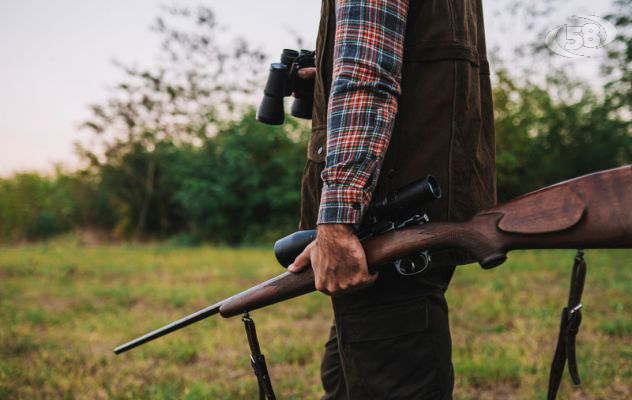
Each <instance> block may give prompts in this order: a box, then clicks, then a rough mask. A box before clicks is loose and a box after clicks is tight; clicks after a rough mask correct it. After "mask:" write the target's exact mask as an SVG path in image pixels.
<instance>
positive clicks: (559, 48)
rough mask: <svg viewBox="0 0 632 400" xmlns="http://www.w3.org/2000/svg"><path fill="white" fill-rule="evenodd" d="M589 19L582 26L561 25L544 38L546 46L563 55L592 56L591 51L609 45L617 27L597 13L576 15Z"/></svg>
mask: <svg viewBox="0 0 632 400" xmlns="http://www.w3.org/2000/svg"><path fill="white" fill-rule="evenodd" d="M573 18H581V19H585V20H588V21H590V22H586V23H585V24H584V25H581V26H569V25H568V24H564V25H560V26H558V27H556V28H553V29H551V30H550V31H549V32H548V33H547V34H546V38H545V39H544V43H545V44H546V47H548V48H549V50H551V51H552V52H553V53H555V54H557V55H560V56H562V57H567V58H574V57H590V54H591V52H594V51H595V50H596V49H600V48H602V47H604V46H607V45H609V44H610V43H612V41H613V40H614V39H615V38H616V37H617V28H616V27H615V26H614V24H613V23H612V22H610V21H608V20H607V19H604V18H601V17H597V16H595V15H574V16H573Z"/></svg>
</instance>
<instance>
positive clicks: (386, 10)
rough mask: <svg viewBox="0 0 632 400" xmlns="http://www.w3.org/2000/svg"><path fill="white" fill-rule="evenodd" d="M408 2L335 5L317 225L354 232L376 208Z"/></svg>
mask: <svg viewBox="0 0 632 400" xmlns="http://www.w3.org/2000/svg"><path fill="white" fill-rule="evenodd" d="M407 13H408V0H337V1H336V36H335V45H334V69H333V82H332V88H331V95H330V98H329V104H328V117H327V158H326V163H325V169H324V171H323V173H322V179H323V183H324V187H323V191H322V196H321V203H320V209H319V214H318V223H319V224H332V223H340V224H354V225H355V226H357V225H358V224H359V223H360V220H361V219H362V214H363V212H364V210H365V209H366V207H367V206H368V205H369V203H370V201H371V195H372V193H373V190H374V189H375V185H376V183H377V180H378V177H379V174H380V166H381V164H382V161H383V159H384V155H385V153H386V149H387V148H388V143H389V141H390V137H391V132H392V130H393V124H394V121H395V115H396V113H397V101H398V97H399V94H400V81H401V69H402V57H403V53H404V33H405V29H406V16H407Z"/></svg>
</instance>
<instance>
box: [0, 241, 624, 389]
mask: <svg viewBox="0 0 632 400" xmlns="http://www.w3.org/2000/svg"><path fill="white" fill-rule="evenodd" d="M572 256H573V253H572V252H568V251H548V252H517V253H512V254H511V255H510V261H509V262H507V263H506V264H505V265H503V266H501V267H499V268H497V269H494V270H491V271H484V270H481V269H480V268H478V267H475V266H467V267H461V268H460V269H458V271H457V273H456V275H455V277H454V280H453V283H452V285H451V287H450V290H449V291H448V297H449V303H450V306H451V328H452V335H453V344H454V356H453V359H454V365H455V370H456V374H457V379H456V387H455V398H456V399H542V398H545V391H546V384H547V380H548V368H549V364H550V360H551V357H552V354H553V350H554V347H555V340H556V338H557V324H558V320H559V314H560V311H561V307H562V306H563V305H564V303H565V302H566V296H567V290H568V280H569V275H570V265H571V261H572ZM631 258H632V254H631V253H630V252H629V251H628V252H624V251H589V252H587V261H588V277H587V281H586V290H585V294H584V310H583V311H584V322H583V325H582V331H581V332H580V335H579V338H578V342H579V347H578V357H579V369H580V373H581V375H582V378H583V384H582V386H580V387H579V388H576V387H573V385H572V384H571V383H570V379H569V378H568V376H567V375H565V377H564V380H563V383H562V387H561V389H560V397H559V398H563V399H623V398H629V397H630V395H631V394H632V384H631V383H630V382H632V261H630V259H631ZM280 271H281V270H280V267H278V266H277V264H276V262H275V260H274V257H273V255H272V252H271V250H269V249H263V248H259V249H257V248H253V249H230V248H211V247H197V248H182V247H174V246H170V245H158V244H155V245H118V246H96V247H78V246H76V245H74V244H73V243H70V242H69V241H67V240H61V241H53V242H49V243H46V244H37V245H30V246H21V247H11V248H9V247H5V248H0V326H1V327H2V328H0V399H47V398H50V399H156V400H158V399H165V400H166V399H189V400H194V399H243V398H256V392H257V386H256V382H255V380H254V377H253V375H252V372H251V368H250V364H249V360H248V347H247V342H246V339H245V335H244V332H243V326H242V323H241V321H240V320H239V319H231V320H223V319H221V317H219V316H217V317H214V318H211V319H208V320H206V321H203V322H200V323H198V324H195V325H193V326H190V327H188V328H186V329H185V330H183V331H180V332H177V333H174V334H172V335H170V336H167V337H165V338H162V339H159V340H158V341H156V342H153V343H151V344H148V345H146V346H143V347H141V348H139V349H137V350H134V351H132V352H130V353H127V354H124V355H121V356H114V355H113V354H112V349H113V348H114V347H115V346H116V345H118V344H120V343H123V342H125V341H127V340H129V339H131V338H133V337H136V336H138V335H140V334H143V333H145V332H146V331H149V330H151V329H154V328H156V327H159V326H162V325H163V324H165V323H168V322H171V321H172V320H175V319H177V318H180V317H182V316H184V315H186V314H189V313H191V312H193V311H195V310H197V309H199V308H203V307H205V306H207V305H208V304H210V303H214V302H215V301H217V300H218V299H222V298H224V297H227V296H229V295H231V294H234V293H236V292H238V291H240V290H243V289H246V288H247V287H249V286H252V285H253V284H255V283H257V282H259V281H262V280H264V279H267V278H269V277H271V276H273V275H275V274H277V273H279V272H280ZM253 317H254V319H255V321H256V323H257V328H258V333H259V338H260V340H261V343H262V348H263V352H264V353H265V354H266V356H267V358H268V361H269V363H270V366H269V367H270V371H271V375H272V378H273V382H274V384H275V389H276V391H277V394H278V397H279V398H282V399H307V398H317V397H318V396H319V394H320V383H319V363H320V356H321V353H322V349H323V345H324V342H325V339H326V335H327V332H328V329H329V323H330V321H331V311H330V309H329V302H328V298H327V297H326V296H324V295H320V294H312V295H309V296H304V297H303V298H300V299H296V300H292V301H288V302H285V303H283V304H279V305H276V306H273V307H270V308H268V309H264V310H261V311H258V312H256V313H254V314H253Z"/></svg>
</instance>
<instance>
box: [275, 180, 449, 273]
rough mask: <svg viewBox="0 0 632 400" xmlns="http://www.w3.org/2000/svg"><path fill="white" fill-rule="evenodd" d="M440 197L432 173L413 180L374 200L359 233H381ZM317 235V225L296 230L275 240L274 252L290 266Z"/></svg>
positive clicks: (281, 260) (360, 234) (280, 262)
mask: <svg viewBox="0 0 632 400" xmlns="http://www.w3.org/2000/svg"><path fill="white" fill-rule="evenodd" d="M440 198H441V187H440V186H439V183H438V182H437V180H436V179H435V178H434V177H433V176H432V175H428V176H426V177H425V178H422V179H419V180H416V181H414V182H411V183H409V184H407V185H406V186H404V187H402V188H401V189H399V190H397V191H395V192H391V193H388V194H387V195H386V196H385V197H384V198H383V199H381V200H379V201H376V202H373V203H371V205H370V206H369V209H368V210H367V215H366V216H365V217H364V218H363V222H362V224H361V225H360V229H359V230H358V232H357V236H358V237H359V238H361V239H364V238H366V237H368V236H370V235H373V234H376V233H379V232H380V231H382V230H383V227H384V226H387V225H388V226H391V225H393V224H398V223H401V222H403V221H404V220H406V219H408V218H411V217H412V216H414V215H415V214H416V213H418V212H419V211H420V209H421V208H422V207H423V206H425V205H426V204H428V203H430V202H431V201H433V200H438V199H440ZM314 239H316V230H314V229H311V230H304V231H298V232H294V233H292V234H290V235H288V236H286V237H284V238H282V239H279V240H277V241H276V243H274V255H275V256H276V258H277V261H279V264H281V265H282V266H283V267H285V268H287V267H288V266H289V265H290V264H292V263H293V262H294V260H295V259H296V257H298V255H299V254H301V253H302V252H303V250H304V249H305V247H307V245H308V244H310V243H311V242H312V241H314Z"/></svg>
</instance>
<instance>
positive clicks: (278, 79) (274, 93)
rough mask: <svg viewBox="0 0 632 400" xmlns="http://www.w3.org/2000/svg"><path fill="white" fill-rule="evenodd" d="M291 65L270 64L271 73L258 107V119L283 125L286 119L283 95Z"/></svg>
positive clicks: (269, 123) (265, 122)
mask: <svg viewBox="0 0 632 400" xmlns="http://www.w3.org/2000/svg"><path fill="white" fill-rule="evenodd" d="M288 73H289V67H288V66H287V65H285V64H281V63H274V64H272V65H270V74H269V75H268V81H267V82H266V87H265V89H264V91H263V99H261V104H259V108H257V116H256V118H257V121H260V122H263V123H264V124H268V125H282V124H283V122H284V121H285V110H284V108H283V97H284V96H285V95H286V93H285V92H286V82H287V76H288Z"/></svg>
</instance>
